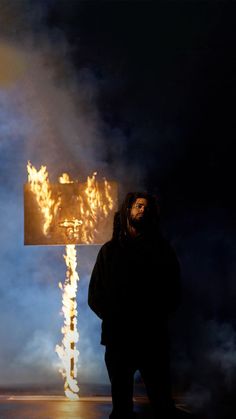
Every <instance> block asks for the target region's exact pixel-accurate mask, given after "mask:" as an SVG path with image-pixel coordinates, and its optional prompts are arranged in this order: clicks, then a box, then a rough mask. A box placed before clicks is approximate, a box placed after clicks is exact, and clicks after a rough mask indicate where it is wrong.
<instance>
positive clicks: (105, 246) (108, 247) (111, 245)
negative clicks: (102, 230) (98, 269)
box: [100, 240, 116, 253]
mask: <svg viewBox="0 0 236 419" xmlns="http://www.w3.org/2000/svg"><path fill="white" fill-rule="evenodd" d="M115 247H116V242H115V240H109V241H107V242H106V243H104V244H103V245H102V247H101V249H100V252H101V253H107V252H109V251H111V250H113V249H114V248H115Z"/></svg>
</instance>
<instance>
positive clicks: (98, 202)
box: [27, 162, 114, 400]
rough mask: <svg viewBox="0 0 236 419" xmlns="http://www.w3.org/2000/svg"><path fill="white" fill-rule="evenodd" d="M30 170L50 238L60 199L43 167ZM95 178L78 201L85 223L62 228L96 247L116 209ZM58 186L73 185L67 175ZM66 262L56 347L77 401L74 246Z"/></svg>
mask: <svg viewBox="0 0 236 419" xmlns="http://www.w3.org/2000/svg"><path fill="white" fill-rule="evenodd" d="M27 170H28V181H29V183H30V187H31V191H32V192H33V193H34V194H35V196H36V200H37V203H38V205H39V207H40V210H41V213H42V215H43V217H44V224H43V232H44V234H45V235H47V234H49V232H50V226H51V224H52V221H53V217H54V216H55V215H56V214H57V210H58V208H59V206H60V197H59V198H58V199H56V200H55V199H53V198H52V192H51V189H50V184H49V179H48V172H47V169H46V166H41V168H40V170H39V171H37V170H36V169H35V167H34V166H32V165H31V163H30V162H28V165H27ZM96 175H97V173H96V172H94V173H93V175H92V176H91V177H89V176H88V178H87V184H86V188H85V190H84V193H83V194H81V195H80V196H79V197H78V201H77V205H78V207H79V213H80V214H81V217H82V220H79V219H77V218H75V217H73V218H72V219H70V220H68V219H64V220H62V221H61V222H60V224H59V225H60V227H64V228H66V231H67V236H68V238H71V239H72V238H78V237H80V238H81V239H82V242H84V243H93V241H94V236H95V233H96V228H97V225H98V223H99V219H100V218H104V217H107V216H108V214H109V211H111V210H112V209H113V207H114V202H113V200H112V196H111V194H110V190H111V185H110V184H109V182H107V181H106V180H105V179H104V184H103V189H102V188H99V185H98V182H97V180H96ZM59 182H60V183H63V184H65V183H73V181H72V180H70V177H69V175H68V174H67V173H63V174H62V175H61V176H60V177H59ZM64 259H65V261H66V266H67V271H66V279H65V283H64V285H62V283H59V287H60V289H61V290H62V312H63V315H64V325H63V327H62V329H61V332H62V334H63V339H62V344H61V345H56V348H55V350H56V352H57V354H58V356H59V358H60V359H61V362H62V368H61V369H60V373H61V374H62V376H63V378H64V379H65V384H64V388H65V395H66V396H67V397H68V398H69V399H71V400H78V398H79V396H78V392H79V387H78V383H77V362H78V357H79V351H78V350H77V349H76V344H77V342H78V341H79V333H78V331H77V303H76V292H77V282H78V281H79V276H78V273H77V272H76V267H77V261H76V248H75V245H71V244H70V245H66V254H65V255H64Z"/></svg>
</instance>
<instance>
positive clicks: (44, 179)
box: [27, 162, 59, 235]
mask: <svg viewBox="0 0 236 419" xmlns="http://www.w3.org/2000/svg"><path fill="white" fill-rule="evenodd" d="M27 171H28V182H29V183H30V188H31V191H32V192H33V193H34V194H35V196H36V200H37V203H38V205H39V207H40V210H41V213H42V215H43V217H44V224H43V233H44V234H45V235H47V234H48V233H49V230H50V226H51V223H52V220H53V217H54V215H55V213H56V211H57V208H58V205H59V202H58V203H56V202H55V201H54V199H52V192H51V189H50V185H49V180H48V172H47V168H46V166H41V168H40V170H39V171H37V170H36V169H35V167H34V166H32V164H31V163H30V162H28V164H27Z"/></svg>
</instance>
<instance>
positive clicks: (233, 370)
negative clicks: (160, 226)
mask: <svg viewBox="0 0 236 419" xmlns="http://www.w3.org/2000/svg"><path fill="white" fill-rule="evenodd" d="M225 211H226V210H224V209H216V208H208V210H207V212H206V213H202V214H201V216H200V215H199V213H197V212H195V213H194V212H192V214H191V215H187V214H184V213H183V214H182V215H181V217H180V218H179V219H178V220H177V219H174V220H173V221H172V222H173V224H175V225H176V226H177V228H176V236H175V237H173V244H174V246H175V247H176V250H177V254H178V256H179V258H180V262H181V269H182V284H183V298H182V304H181V307H180V309H179V311H178V313H177V316H176V318H175V319H173V322H172V324H171V333H172V339H173V340H172V345H173V346H172V369H173V377H174V384H175V389H176V391H177V392H180V393H181V394H183V395H184V397H185V399H186V402H187V404H189V406H191V407H192V410H193V411H195V412H196V413H202V414H205V415H207V417H209V418H222V417H224V418H231V417H235V409H234V406H233V403H232V400H233V395H234V394H235V390H236V381H235V377H236V365H235V357H236V329H235V327H236V325H235V321H234V311H235V308H234V301H235V285H234V278H235V272H236V266H235V247H234V245H233V243H234V231H232V228H231V227H230V225H231V223H230V219H229V216H228V217H227V216H226V214H225ZM226 212H227V211H226ZM196 223H197V226H198V228H197V230H196V228H195V227H194V226H195V225H196ZM172 227H173V226H172Z"/></svg>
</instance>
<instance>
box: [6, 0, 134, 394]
mask: <svg viewBox="0 0 236 419" xmlns="http://www.w3.org/2000/svg"><path fill="white" fill-rule="evenodd" d="M49 3H50V2H45V4H46V6H45V7H48V4H49ZM13 6H14V7H16V8H15V9H14V7H13ZM21 6H22V7H20V3H19V2H17V1H16V2H11V4H10V5H9V4H8V2H1V11H2V15H1V22H5V23H6V21H7V19H8V20H9V19H10V20H11V22H12V25H10V26H8V25H6V24H5V23H4V24H3V25H2V27H1V33H0V151H1V154H0V159H1V164H0V176H1V185H0V199H1V208H0V219H1V224H2V225H1V255H0V260H1V280H0V304H1V325H0V335H1V347H0V368H1V378H0V386H1V387H3V386H6V387H8V386H9V385H11V386H13V385H26V384H29V385H30V384H32V383H35V384H38V385H45V386H46V385H48V384H50V385H54V386H55V387H59V386H61V388H63V383H62V382H61V381H62V380H61V376H60V374H59V373H58V371H57V369H58V368H59V360H58V357H57V354H56V353H55V351H54V348H55V346H56V344H57V343H60V342H61V339H62V335H61V333H60V329H61V326H62V324H63V317H62V315H60V311H61V291H60V290H59V288H58V286H57V284H58V282H59V281H61V282H64V277H65V270H66V269H65V266H64V262H63V258H62V254H63V248H62V247H54V248H52V247H50V248H49V247H48V248H44V247H34V248H33V247H24V245H23V242H24V239H23V219H24V214H23V185H24V183H25V182H26V181H27V173H26V165H27V161H28V160H30V161H31V162H32V164H33V165H34V166H36V167H37V168H39V167H40V166H41V165H42V164H43V165H46V166H47V169H48V172H49V177H50V180H51V181H52V182H56V181H57V177H58V176H59V175H61V173H63V172H67V173H69V174H70V176H71V177H72V178H76V179H81V180H84V179H85V177H86V176H87V175H91V174H92V173H93V172H94V171H95V170H96V171H97V172H98V177H103V176H106V177H107V178H108V179H111V180H115V181H117V182H119V183H120V184H121V185H122V184H125V186H122V187H121V188H120V191H122V190H125V188H129V187H131V186H132V185H135V184H137V179H138V182H139V179H140V173H139V174H138V177H137V173H138V169H137V167H135V166H133V167H130V166H129V167H125V166H124V164H123V161H124V154H125V147H124V141H123V139H124V138H123V134H122V133H121V132H120V131H119V130H116V129H112V130H109V129H108V127H106V125H105V124H104V122H103V121H102V119H101V117H100V115H99V112H98V110H97V107H96V95H97V90H98V89H99V86H98V83H97V81H96V78H95V76H94V75H93V73H92V72H91V71H90V70H88V69H86V68H85V69H84V68H82V69H81V70H80V71H78V72H75V70H74V68H73V65H72V64H71V61H70V59H69V46H68V45H67V43H66V41H65V39H64V38H63V35H62V34H61V33H59V32H58V33H57V32H55V31H54V32H53V33H51V34H50V33H49V31H48V32H45V31H44V27H43V20H44V16H45V10H44V8H43V6H42V5H41V6H40V4H39V3H36V9H37V10H36V9H34V8H33V10H32V13H31V9H32V5H31V2H27V1H25V2H23V3H22V2H21ZM39 6H40V13H39V14H37V13H36V12H37V11H38V10H39ZM13 9H14V13H13ZM40 20H41V26H40ZM13 28H14V30H13ZM33 28H34V29H33ZM35 28H38V30H39V29H40V30H39V31H38V33H37V31H36V30H35ZM49 35H50V36H49ZM111 163H112V164H111ZM127 179H128V180H127ZM80 252H81V253H80ZM97 252H98V247H92V248H91V247H90V248H89V247H87V248H80V249H79V252H78V258H79V259H80V264H79V275H80V282H79V291H78V312H79V317H78V327H79V332H80V343H79V345H78V349H79V351H80V353H81V356H80V360H79V362H80V365H79V368H78V373H79V378H78V381H79V382H80V380H82V381H84V382H87V383H89V382H90V383H94V382H99V383H107V381H108V379H107V376H106V372H105V367H104V363H103V348H102V347H101V346H100V344H99V342H100V321H99V320H98V319H96V317H95V315H94V314H93V313H91V312H90V310H89V309H88V307H87V289H88V282H89V277H90V273H91V269H92V267H93V264H94V262H95V257H96V254H97Z"/></svg>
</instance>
